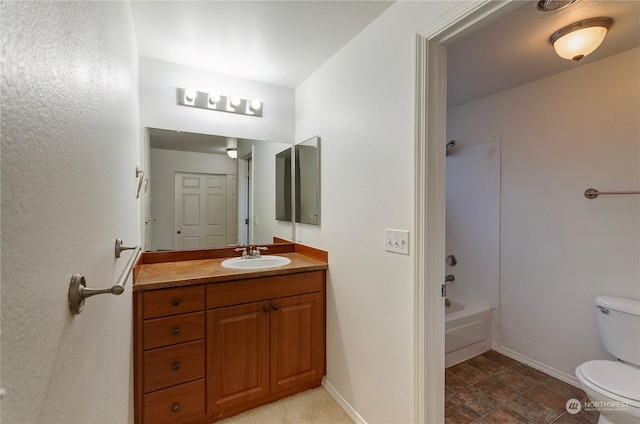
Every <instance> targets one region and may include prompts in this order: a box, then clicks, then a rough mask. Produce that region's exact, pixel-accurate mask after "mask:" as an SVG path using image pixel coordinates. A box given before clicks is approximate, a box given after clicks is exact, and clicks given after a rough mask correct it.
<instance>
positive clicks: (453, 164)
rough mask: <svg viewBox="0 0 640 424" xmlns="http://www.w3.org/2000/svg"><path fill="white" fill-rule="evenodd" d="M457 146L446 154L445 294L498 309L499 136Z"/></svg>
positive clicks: (460, 142) (459, 141)
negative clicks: (451, 259) (449, 278)
mask: <svg viewBox="0 0 640 424" xmlns="http://www.w3.org/2000/svg"><path fill="white" fill-rule="evenodd" d="M456 143H457V146H459V147H456V148H454V149H452V150H450V152H449V155H448V156H447V229H446V236H447V238H446V254H447V255H455V257H456V258H457V260H458V263H457V264H456V265H455V266H449V265H447V266H446V273H447V274H453V275H454V276H455V278H456V279H455V281H453V282H450V283H447V291H448V293H447V295H448V296H449V297H451V298H453V299H464V300H470V301H473V302H474V303H481V304H484V305H486V306H490V307H491V308H493V309H498V307H499V278H500V275H499V274H500V140H497V139H496V140H492V141H488V142H484V143H479V144H475V145H467V146H463V144H464V140H457V141H456Z"/></svg>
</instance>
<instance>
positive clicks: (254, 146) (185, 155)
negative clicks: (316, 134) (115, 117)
mask: <svg viewBox="0 0 640 424" xmlns="http://www.w3.org/2000/svg"><path fill="white" fill-rule="evenodd" d="M290 147H291V143H280V142H274V141H265V140H250V139H242V138H233V137H227V136H220V135H212V134H195V133H189V132H179V131H175V130H165V129H157V128H147V129H145V156H146V162H147V170H148V172H147V174H146V178H147V179H148V186H147V190H146V193H145V217H146V219H145V246H146V250H147V251H160V250H185V249H211V248H218V247H227V246H230V245H234V244H269V243H272V242H273V237H274V236H275V237H279V238H282V239H287V240H293V225H292V223H291V222H286V221H278V220H277V219H276V216H275V210H276V188H275V187H276V169H275V168H276V160H275V157H276V155H277V154H278V153H279V152H281V151H283V150H285V149H287V148H290ZM228 149H232V150H231V151H230V152H233V149H235V153H236V155H237V158H232V157H231V156H230V155H229V153H228V152H227V150H228ZM289 172H291V170H290V169H289ZM283 178H284V176H283ZM290 178H291V177H289V179H290Z"/></svg>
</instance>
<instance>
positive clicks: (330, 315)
mask: <svg viewBox="0 0 640 424" xmlns="http://www.w3.org/2000/svg"><path fill="white" fill-rule="evenodd" d="M455 5H456V3H455V2H397V3H394V4H393V5H392V6H391V7H390V8H389V9H387V11H385V12H384V13H383V14H382V15H381V16H380V17H379V18H378V19H377V20H375V21H374V22H373V23H372V24H371V25H369V26H368V27H367V28H365V29H364V30H363V31H362V32H361V33H360V34H359V35H358V36H357V37H355V38H354V39H353V40H352V41H351V42H350V43H349V44H347V45H346V46H345V47H344V48H343V49H341V50H340V51H339V52H338V53H337V54H336V55H334V56H333V57H332V58H331V59H330V60H329V61H327V62H326V63H325V64H324V65H323V66H322V67H320V68H319V69H318V70H317V71H316V72H315V73H314V74H313V75H311V76H310V77H309V78H308V79H307V80H306V81H305V82H304V83H302V84H301V85H300V86H299V87H297V88H296V140H297V141H301V140H306V139H308V138H310V137H312V136H314V135H319V136H320V137H321V139H322V147H321V175H322V184H321V191H322V193H321V196H322V197H321V205H322V206H321V207H322V211H321V225H320V226H319V227H316V226H313V225H301V224H298V227H299V228H300V229H301V230H302V242H303V243H305V244H310V245H313V246H318V247H320V248H323V249H326V250H328V251H329V263H330V265H329V273H328V293H327V381H328V383H329V384H331V385H332V386H333V387H334V388H335V389H336V391H337V392H338V393H339V394H340V395H341V396H342V397H343V398H344V399H345V400H346V402H348V403H349V405H350V406H351V407H352V408H353V409H354V410H355V411H357V413H359V414H360V416H361V417H362V418H363V419H364V420H365V421H366V422H368V423H409V422H412V420H413V383H414V368H413V361H414V358H413V311H414V307H413V305H414V300H413V293H414V287H413V271H412V266H413V258H412V256H411V255H409V256H405V255H399V254H393V253H387V252H385V251H384V229H385V228H399V229H407V230H410V231H412V230H413V210H414V204H413V203H414V202H413V200H414V196H413V190H414V187H413V179H414V167H413V164H414V157H413V149H414V104H415V103H414V90H413V88H414V69H415V37H416V33H417V32H418V31H419V30H421V29H422V28H424V27H425V26H427V25H428V24H429V23H431V22H432V21H434V20H435V19H436V18H437V17H439V16H441V15H442V14H443V13H445V12H446V11H447V10H449V9H450V8H452V7H454V6H455ZM412 254H413V252H412Z"/></svg>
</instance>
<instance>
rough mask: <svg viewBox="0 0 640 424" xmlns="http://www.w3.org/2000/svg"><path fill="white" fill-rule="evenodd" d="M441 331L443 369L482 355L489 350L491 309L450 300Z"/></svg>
mask: <svg viewBox="0 0 640 424" xmlns="http://www.w3.org/2000/svg"><path fill="white" fill-rule="evenodd" d="M450 300H451V299H450ZM444 330H445V336H444V345H445V366H446V367H449V366H451V365H455V364H457V363H459V362H462V361H466V360H467V359H470V358H472V357H474V356H476V355H479V354H481V353H483V352H486V351H488V350H490V349H491V308H489V307H488V306H484V305H478V304H473V303H471V302H467V301H462V302H460V301H456V300H451V306H450V307H448V308H445V324H444Z"/></svg>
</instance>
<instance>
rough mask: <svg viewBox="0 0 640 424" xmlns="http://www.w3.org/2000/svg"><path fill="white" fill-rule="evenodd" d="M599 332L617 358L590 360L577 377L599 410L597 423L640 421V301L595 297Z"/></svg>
mask: <svg viewBox="0 0 640 424" xmlns="http://www.w3.org/2000/svg"><path fill="white" fill-rule="evenodd" d="M596 308H597V314H598V315H597V320H598V332H599V333H600V339H601V340H602V344H603V345H604V348H605V349H606V350H607V352H609V353H610V354H612V355H613V356H615V357H616V358H618V360H617V361H605V360H597V361H588V362H585V363H584V364H582V365H580V366H578V368H576V376H577V377H578V380H580V385H581V386H582V389H583V390H584V391H585V392H586V393H587V396H589V400H590V401H591V404H590V405H589V406H592V407H594V408H595V409H597V410H598V411H600V418H599V420H598V424H610V423H613V424H627V423H629V424H631V423H633V424H638V423H640V300H632V299H623V298H620V297H606V296H601V297H598V298H596Z"/></svg>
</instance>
